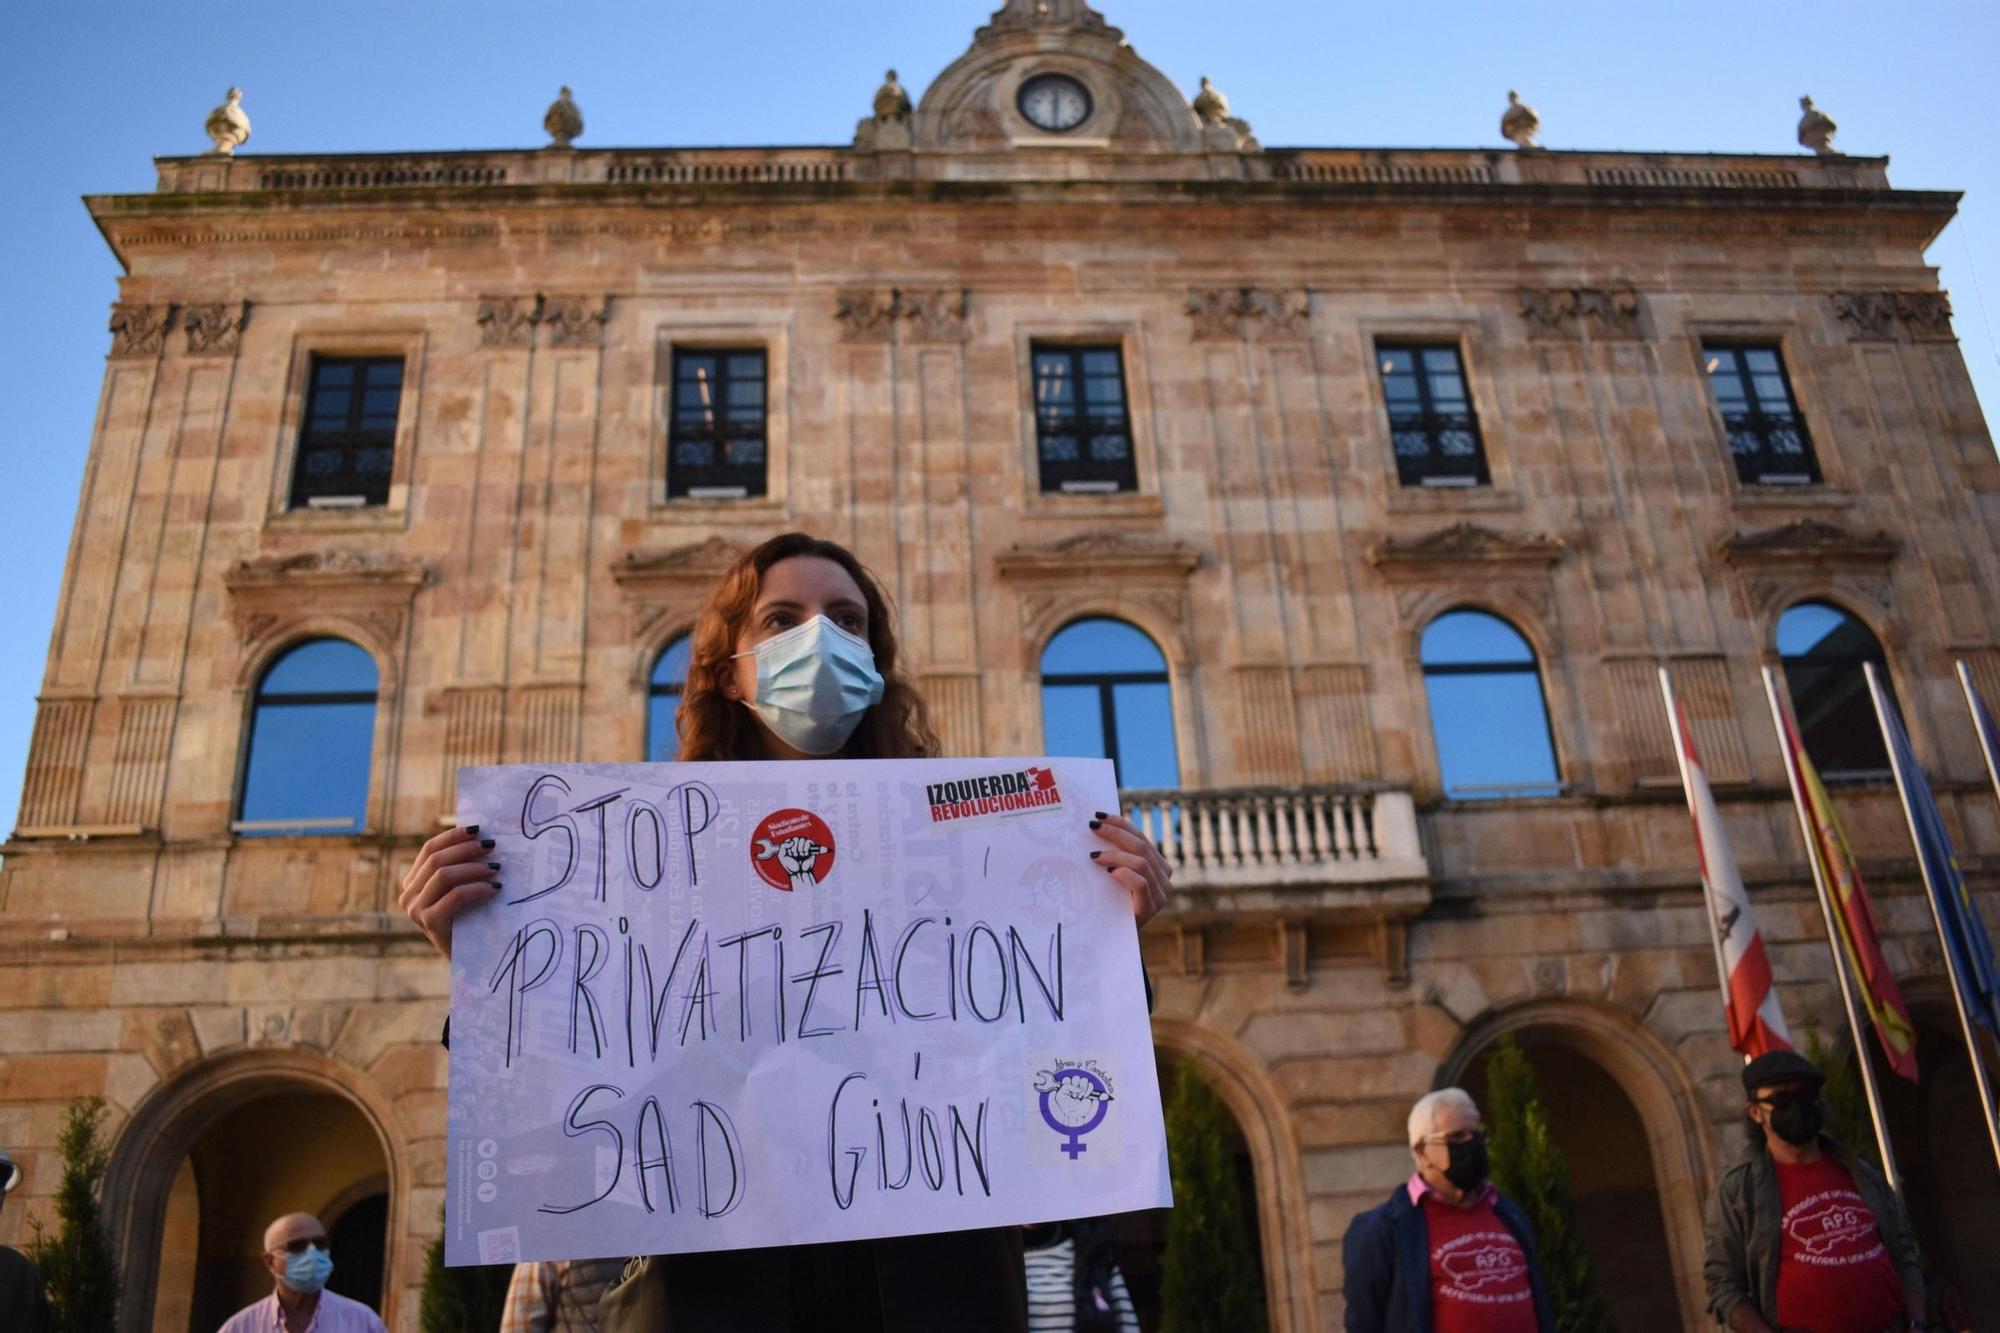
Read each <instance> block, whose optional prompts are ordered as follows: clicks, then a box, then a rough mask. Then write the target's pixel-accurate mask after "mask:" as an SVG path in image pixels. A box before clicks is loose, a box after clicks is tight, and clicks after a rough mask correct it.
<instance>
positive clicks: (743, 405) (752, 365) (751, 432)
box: [667, 350, 766, 499]
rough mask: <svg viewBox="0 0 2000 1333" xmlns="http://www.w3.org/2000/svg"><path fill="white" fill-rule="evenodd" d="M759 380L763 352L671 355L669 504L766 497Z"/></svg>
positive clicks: (762, 400) (762, 371)
mask: <svg viewBox="0 0 2000 1333" xmlns="http://www.w3.org/2000/svg"><path fill="white" fill-rule="evenodd" d="M764 379H765V359H764V353H763V352H761V351H751V350H743V351H727V352H681V351H676V352H675V353H674V411H673V416H672V418H671V421H670V422H669V426H668V449H667V497H668V498H669V499H674V498H678V497H687V496H692V495H701V496H715V497H722V496H743V497H747V496H753V495H762V494H764V489H765V470H764V461H765V428H766V417H765V398H764V394H765V389H764Z"/></svg>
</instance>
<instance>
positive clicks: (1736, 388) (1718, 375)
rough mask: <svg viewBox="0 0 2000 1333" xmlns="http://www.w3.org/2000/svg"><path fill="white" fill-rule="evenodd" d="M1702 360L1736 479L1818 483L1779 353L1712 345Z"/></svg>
mask: <svg viewBox="0 0 2000 1333" xmlns="http://www.w3.org/2000/svg"><path fill="white" fill-rule="evenodd" d="M1702 355H1703V358H1704V359H1703V368H1704V369H1705V370H1706V371H1707V373H1708V382H1709V388H1710V390H1711V391H1712V392H1713V393H1714V395H1715V405H1716V408H1717V410H1719V411H1720V412H1721V414H1722V427H1723V431H1724V434H1725V435H1726V437H1727V439H1728V441H1729V452H1730V454H1731V456H1732V457H1733V458H1734V459H1735V462H1736V474H1737V477H1738V479H1739V480H1741V481H1742V482H1744V483H1746V484H1748V485H1801V484H1812V483H1816V482H1818V481H1819V479H1820V476H1819V463H1818V460H1817V459H1815V458H1814V457H1813V451H1812V441H1811V439H1810V438H1809V437H1808V436H1807V434H1806V430H1805V425H1804V423H1803V422H1801V421H1800V420H1799V416H1798V409H1797V407H1796V405H1795V404H1794V403H1793V401H1792V393H1791V385H1790V383H1789V382H1788V381H1787V380H1786V378H1785V368H1784V361H1783V359H1782V358H1781V357H1780V356H1779V354H1778V351H1777V349H1776V348H1772V347H1756V346H1742V345H1724V344H1710V345H1708V346H1706V347H1704V348H1703V349H1702Z"/></svg>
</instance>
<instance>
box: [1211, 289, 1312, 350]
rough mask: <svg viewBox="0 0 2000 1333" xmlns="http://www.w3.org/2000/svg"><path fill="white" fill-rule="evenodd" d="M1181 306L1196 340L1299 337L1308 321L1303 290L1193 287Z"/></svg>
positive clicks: (1306, 295)
mask: <svg viewBox="0 0 2000 1333" xmlns="http://www.w3.org/2000/svg"><path fill="white" fill-rule="evenodd" d="M1184 308H1185V310H1186V311H1187V315H1188V318H1189V319H1190V320H1192V321H1193V324H1194V336H1195V337H1196V338H1197V339H1206V338H1237V337H1243V336H1246V335H1252V336H1256V337H1260V338H1303V337H1305V336H1306V332H1307V329H1308V328H1309V326H1310V324H1311V321H1312V296H1311V293H1309V292H1307V291H1305V290H1303V289H1289V288H1288V289H1285V290H1280V291H1273V290H1270V289H1268V288H1263V287H1196V288H1193V289H1191V290H1189V292H1188V297H1187V304H1186V306H1185V307H1184Z"/></svg>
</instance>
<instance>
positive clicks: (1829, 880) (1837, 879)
mask: <svg viewBox="0 0 2000 1333" xmlns="http://www.w3.org/2000/svg"><path fill="white" fill-rule="evenodd" d="M1782 717H1783V719H1784V726H1785V754H1786V758H1787V759H1788V760H1789V761H1790V763H1791V765H1792V774H1793V776H1794V777H1795V778H1797V780H1798V791H1799V794H1800V798H1801V800H1802V802H1803V804H1804V806H1805V812H1804V813H1805V816H1806V822H1807V823H1809V824H1810V825H1812V831H1813V835H1812V843H1813V845H1812V846H1810V847H1808V848H1807V849H1806V850H1807V852H1808V853H1809V854H1810V855H1811V856H1813V857H1814V858H1815V859H1816V860H1817V861H1818V862H1819V865H1820V870H1821V872H1822V873H1823V874H1824V876H1825V879H1826V887H1827V892H1828V893H1830V894H1831V895H1832V897H1833V924H1834V928H1835V929H1836V930H1837V931H1839V933H1840V946H1841V949H1842V951H1843V952H1844V953H1845V954H1846V955H1847V970H1848V971H1849V972H1850V973H1851V974H1853V976H1854V979H1855V981H1856V982H1857V983H1858V984H1859V985H1860V987H1861V1003H1862V1005H1863V1006H1864V1007H1866V1008H1867V1010H1868V1017H1869V1018H1870V1019H1872V1020H1874V1023H1875V1036H1876V1037H1877V1038H1878V1039H1879V1040H1880V1041H1881V1043H1882V1054H1884V1055H1885V1056H1887V1057H1888V1059H1889V1067H1890V1068H1891V1069H1894V1070H1895V1071H1896V1072H1897V1073H1898V1074H1901V1075H1902V1076H1903V1077H1904V1078H1906V1079H1908V1080H1910V1082H1912V1083H1915V1082H1916V1081H1917V1028H1916V1024H1915V1023H1913V1022H1911V1021H1910V1007H1909V1006H1908V1005H1907V1004H1905V1003H1903V992H1902V991H1901V990H1900V989H1898V987H1897V985H1896V975H1895V973H1893V972H1891V971H1890V970H1889V963H1888V960H1886V959H1885V958H1883V957H1882V932H1881V928H1880V927H1879V926H1878V925H1877V924H1876V921H1875V909H1874V907H1873V906H1872V905H1871V904H1870V903H1869V901H1868V890H1867V889H1866V888H1865V887H1864V886H1863V885H1862V883H1861V872H1860V870H1859V869H1857V868H1856V867H1855V864H1854V853H1853V851H1852V850H1851V849H1850V848H1849V847H1848V843H1847V831H1846V830H1845V829H1843V828H1842V827H1841V826H1840V817H1839V816H1838V815H1836V814H1834V812H1833V802H1832V801H1830V800H1828V799H1827V795H1826V788H1825V787H1824V786H1822V785H1821V784H1820V780H1819V772H1818V771H1817V770H1816V769H1814V768H1813V764H1812V760H1811V759H1809V758H1807V757H1806V749H1805V746H1804V744H1802V743H1801V742H1800V740H1799V733H1798V729H1797V728H1796V727H1794V726H1793V724H1792V715H1791V711H1790V710H1789V709H1787V710H1785V712H1784V713H1783V714H1782Z"/></svg>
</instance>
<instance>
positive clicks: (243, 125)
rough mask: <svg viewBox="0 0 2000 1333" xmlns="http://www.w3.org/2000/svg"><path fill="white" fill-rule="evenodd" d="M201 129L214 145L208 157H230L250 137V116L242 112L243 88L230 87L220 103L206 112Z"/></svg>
mask: <svg viewBox="0 0 2000 1333" xmlns="http://www.w3.org/2000/svg"><path fill="white" fill-rule="evenodd" d="M201 128H202V131H203V132H204V133H206V134H207V135H208V137H209V141H210V142H211V143H213V144H214V145H215V147H213V148H211V149H209V150H208V155H209V156H210V157H232V156H234V155H235V153H236V150H237V149H239V148H241V147H242V146H243V145H244V143H245V142H246V141H248V139H249V138H250V117H248V116H246V115H244V114H243V90H242V89H241V88H231V89H230V90H229V95H228V96H227V97H225V98H224V99H223V102H222V105H221V106H219V107H217V108H215V110H213V111H211V112H209V113H208V120H207V121H205V122H204V123H203V125H202V127H201Z"/></svg>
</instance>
